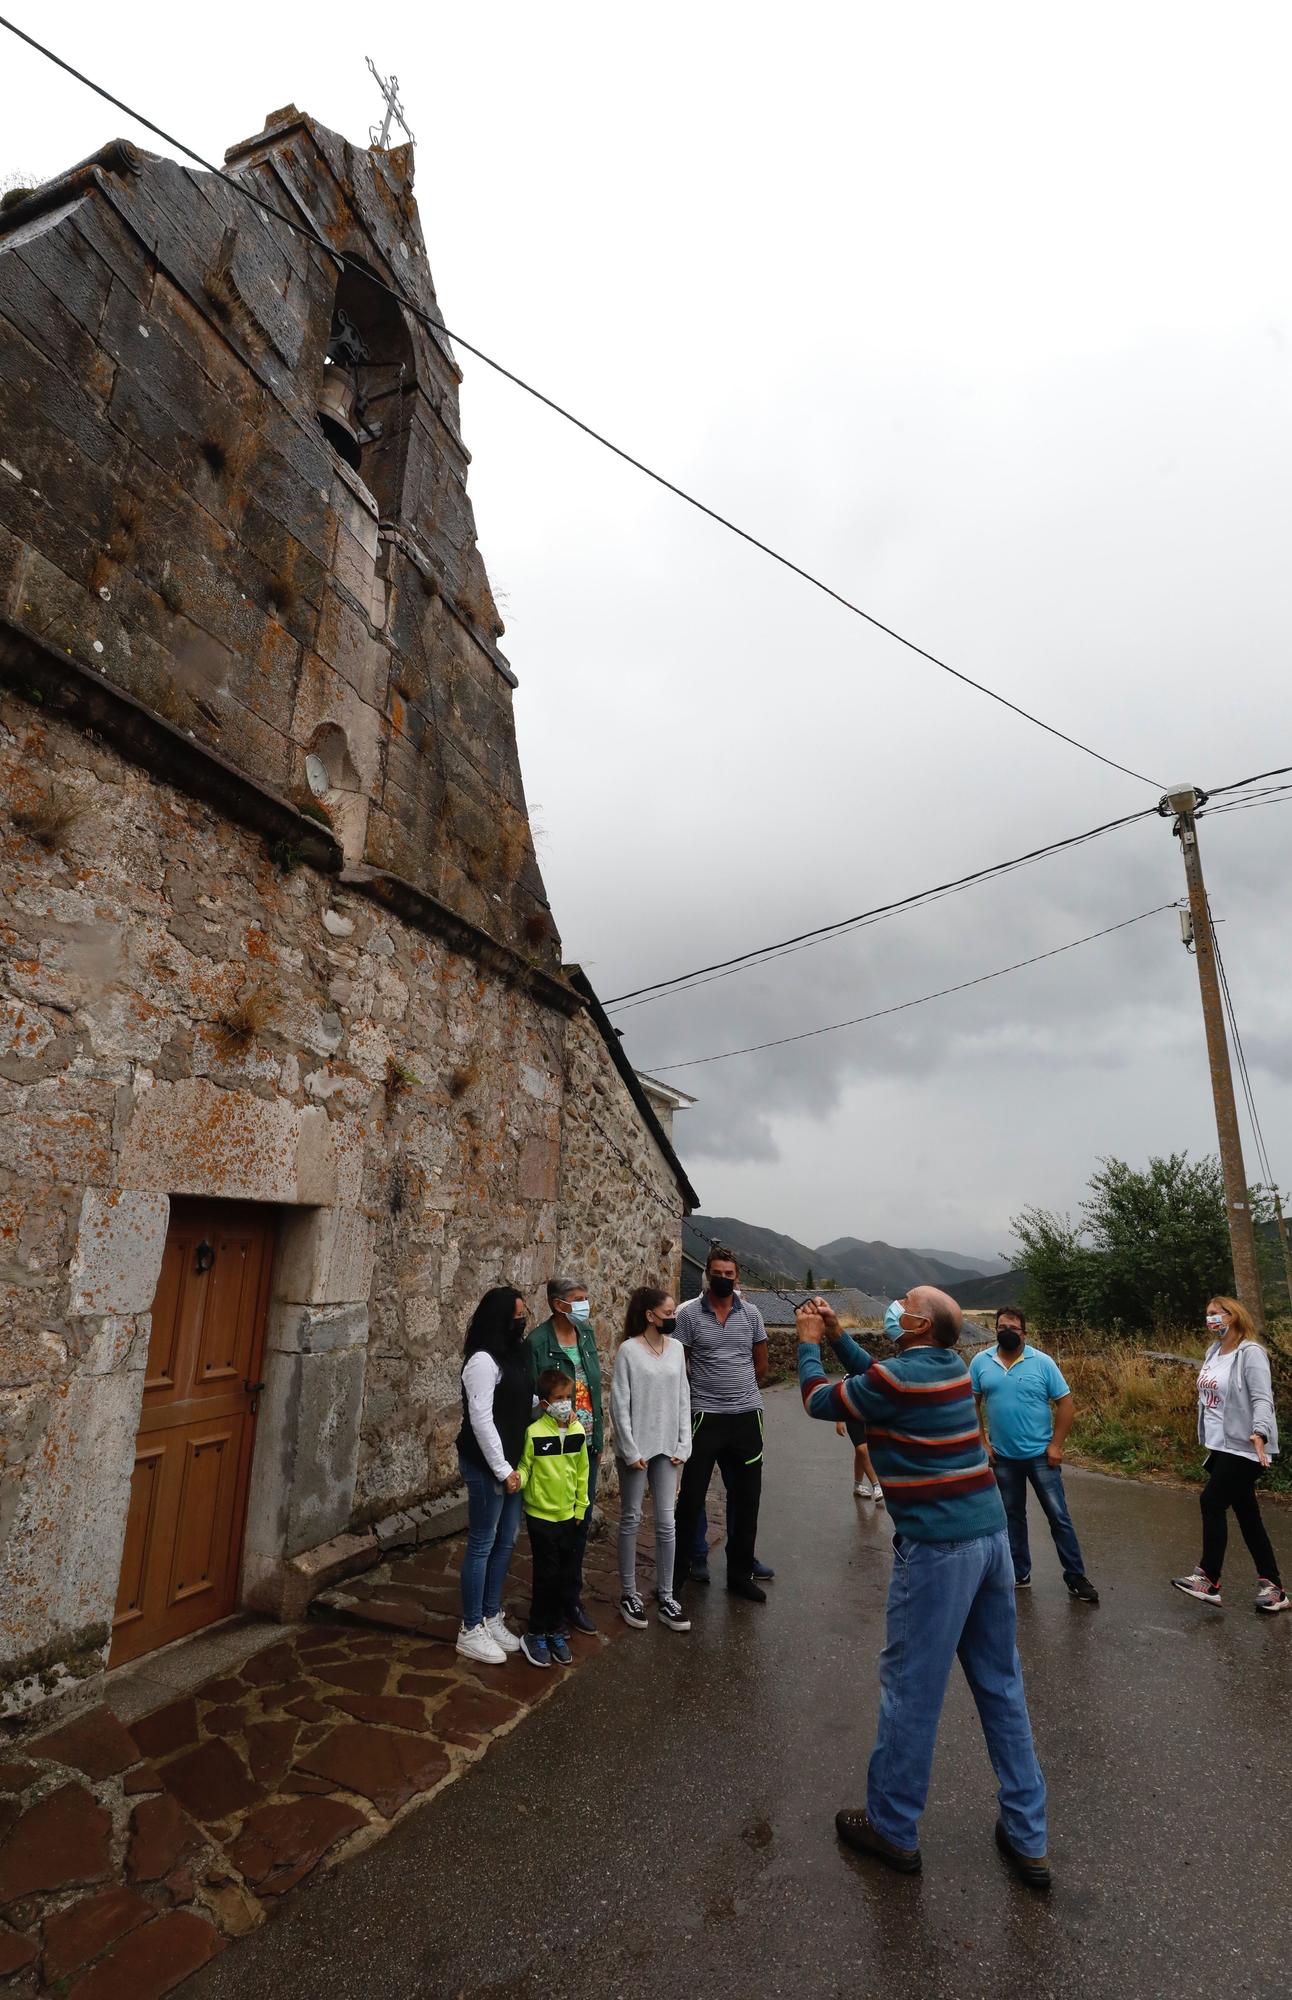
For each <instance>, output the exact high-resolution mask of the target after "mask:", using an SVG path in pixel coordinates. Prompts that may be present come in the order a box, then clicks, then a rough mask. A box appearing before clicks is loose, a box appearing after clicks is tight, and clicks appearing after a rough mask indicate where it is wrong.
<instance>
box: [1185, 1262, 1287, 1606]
mask: <svg viewBox="0 0 1292 2000" xmlns="http://www.w3.org/2000/svg"><path fill="white" fill-rule="evenodd" d="M1207 1332H1208V1333H1209V1334H1210V1336H1211V1345H1210V1347H1208V1349H1207V1353H1206V1358H1205V1360H1204V1361H1203V1364H1202V1370H1201V1373H1200V1374H1199V1376H1198V1442H1199V1444H1205V1445H1206V1447H1207V1464H1206V1470H1207V1483H1206V1485H1205V1486H1204V1487H1203V1489H1202V1493H1201V1495H1200V1497H1199V1505H1200V1506H1201V1508H1202V1560H1201V1561H1200V1563H1199V1564H1198V1567H1197V1569H1195V1570H1193V1571H1191V1572H1190V1574H1189V1575H1188V1576H1173V1577H1172V1578H1171V1582H1172V1583H1173V1584H1174V1586H1175V1588H1176V1589H1177V1590H1182V1591H1183V1592H1184V1594H1185V1596H1186V1597H1196V1598H1198V1599H1199V1600H1200V1601H1201V1602H1202V1603H1204V1604H1219V1603H1220V1601H1221V1599H1220V1569H1221V1565H1222V1563H1223V1562H1224V1560H1225V1544H1226V1542H1227V1541H1228V1539H1229V1522H1228V1519H1227V1516H1228V1513H1229V1510H1230V1508H1231V1507H1232V1508H1233V1510H1234V1519H1235V1520H1236V1521H1237V1523H1238V1525H1239V1528H1240V1529H1241V1530H1242V1536H1243V1540H1244V1541H1245V1542H1246V1544H1247V1549H1248V1553H1249V1555H1250V1556H1251V1558H1252V1561H1253V1562H1254V1563H1255V1565H1256V1584H1257V1589H1256V1609H1257V1610H1258V1611H1288V1610H1292V1603H1290V1602H1289V1599H1288V1594H1287V1592H1286V1591H1285V1590H1284V1588H1283V1583H1282V1579H1281V1578H1280V1576H1279V1566H1278V1563H1277V1561H1276V1560H1275V1556H1274V1550H1273V1548H1272V1547H1271V1546H1270V1538H1269V1535H1268V1534H1267V1533H1266V1529H1265V1523H1264V1521H1263V1520H1262V1519H1261V1508H1260V1502H1259V1501H1258V1500H1257V1498H1256V1485H1257V1481H1258V1480H1259V1479H1260V1477H1261V1474H1262V1473H1263V1472H1264V1471H1265V1469H1266V1467H1267V1466H1268V1465H1269V1462H1270V1460H1271V1459H1272V1458H1274V1457H1276V1456H1277V1454H1278V1448H1279V1427H1278V1422H1277V1420H1276V1418H1275V1415H1274V1395H1273V1388H1272V1384H1271V1381H1270V1358H1269V1356H1268V1354H1267V1353H1266V1352H1265V1349H1264V1348H1263V1347H1262V1346H1261V1343H1260V1341H1259V1340H1258V1339H1257V1336H1256V1327H1255V1324H1254V1322H1253V1320H1252V1316H1251V1314H1250V1313H1249V1312H1248V1311H1247V1309H1246V1307H1245V1306H1241V1305H1240V1304H1239V1303H1238V1300H1237V1299H1231V1298H1225V1297H1219V1298H1214V1299H1209V1300H1208V1302H1207Z"/></svg>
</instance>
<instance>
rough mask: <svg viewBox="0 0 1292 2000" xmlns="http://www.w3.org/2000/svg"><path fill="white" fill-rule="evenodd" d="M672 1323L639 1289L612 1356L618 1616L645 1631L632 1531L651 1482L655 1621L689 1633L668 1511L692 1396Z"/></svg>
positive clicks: (663, 1303)
mask: <svg viewBox="0 0 1292 2000" xmlns="http://www.w3.org/2000/svg"><path fill="white" fill-rule="evenodd" d="M676 1325H677V1318H676V1315H675V1311H674V1306H673V1301H672V1299H671V1298H670V1296H669V1294H668V1293H667V1292H662V1291H660V1290H658V1289H657V1287H655V1286H653V1285H641V1286H639V1287H638V1289H637V1290H636V1291H635V1292H634V1293H633V1295H632V1297H631V1298H630V1299H629V1301H628V1312H627V1316H626V1318H625V1321H624V1337H623V1340H622V1342H621V1344H620V1347H619V1352H618V1353H617V1354H616V1356H615V1371H614V1376H613V1378H612V1381H611V1385H610V1416H611V1420H612V1422H613V1424H614V1429H615V1456H616V1457H617V1458H618V1460H619V1502H620V1512H619V1583H620V1588H621V1590H622V1592H623V1595H622V1596H621V1598H620V1599H619V1615H620V1617H621V1618H622V1619H623V1620H624V1623H625V1624H626V1625H631V1626H632V1627H633V1628H634V1629H635V1630H636V1631H639V1632H644V1631H645V1629H646V1624H647V1619H646V1611H645V1607H644V1606H643V1604H642V1601H641V1598H640V1597H639V1596H638V1595H637V1530H638V1529H639V1528H640V1526H641V1518H642V1502H643V1500H644V1498H645V1495H646V1486H647V1482H648V1481H649V1484H650V1490H651V1505H652V1507H653V1509H654V1513H655V1582H656V1591H655V1595H656V1597H657V1598H658V1600H659V1621H660V1624H661V1625H667V1626H668V1627H669V1630H670V1631H673V1632H689V1631H690V1629H691V1621H690V1619H689V1618H687V1617H686V1616H685V1614H684V1613H683V1610H682V1607H681V1605H680V1604H679V1603H678V1601H677V1599H676V1598H675V1597H674V1596H673V1595H672V1580H673V1558H674V1553H675V1547H676V1535H675V1531H674V1526H673V1509H674V1505H675V1503H676V1500H677V1479H678V1470H679V1468H680V1467H681V1465H682V1464H683V1463H684V1461H685V1460H686V1459H688V1458H689V1457H690V1455H691V1391H690V1386H689V1383H688V1381H687V1374H686V1355H685V1353H684V1352H683V1350H682V1347H681V1345H680V1344H679V1343H678V1342H677V1341H676V1340H673V1339H671V1338H670V1336H671V1334H672V1332H673V1329H674V1327H675V1326H676Z"/></svg>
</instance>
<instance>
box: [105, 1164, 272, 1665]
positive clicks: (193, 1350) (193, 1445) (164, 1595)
mask: <svg viewBox="0 0 1292 2000" xmlns="http://www.w3.org/2000/svg"><path fill="white" fill-rule="evenodd" d="M275 1231H276V1223H275V1218H274V1217H273V1216H272V1215H271V1214H268V1213H267V1212H266V1211H265V1210H264V1209H263V1208H256V1207H253V1206H251V1205H250V1204H247V1203H241V1202H227V1201H213V1202H196V1201H176V1202H173V1203H172V1205H171V1223H170V1230H169V1232H168V1234H167V1237H166V1249H165V1252H164V1254H163V1257H162V1268H161V1277H160V1279H159V1281H158V1285H157V1296H156V1298H155V1299H154V1300H153V1308H152V1311H153V1324H152V1338H151V1341H150V1342H149V1347H148V1370H147V1374H146V1376H145V1379H144V1403H143V1414H142V1416H141V1418H140V1423H139V1435H138V1437H137V1439H136V1440H135V1468H134V1474H133V1477H132V1480H131V1487H130V1509H129V1514H128V1516H127V1522H126V1544H125V1551H124V1553H123V1555H122V1559H121V1585H120V1589H119V1591H118V1593H117V1609H116V1616H115V1618H114V1620H113V1636H112V1652H111V1656H110V1664H111V1665H112V1666H118V1665H119V1664H120V1663H121V1661H123V1660H133V1659H136V1658H137V1657H138V1656H139V1654H140V1653H149V1652H152V1650H153V1649H154V1648H155V1647H157V1646H164V1645H166V1644H167V1643H168V1642H169V1641H170V1640H172V1639H180V1638H183V1637H184V1636H185V1634H187V1633H189V1632H196V1631H197V1630H198V1629H199V1627H201V1626H203V1625H210V1624H211V1623H212V1622H213V1621H214V1620H215V1619H217V1618H223V1617H226V1616H227V1614H228V1613H229V1612H230V1611H232V1610H233V1608H234V1604H235V1601H236V1596H237V1588H238V1561H239V1557H240V1554H241V1550H242V1526H243V1519H244V1516H245V1513H246V1504H247V1482H248V1479H249V1477H250V1473H251V1446H252V1439H253V1435H254V1432H255V1410H256V1404H257V1391H258V1389H259V1386H260V1384H259V1371H260V1362H261V1356H262V1353H263V1350H264V1338H265V1312H266V1308H267V1306H268V1302H269V1277H270V1267H271V1265H272V1262H273V1248H274V1236H275Z"/></svg>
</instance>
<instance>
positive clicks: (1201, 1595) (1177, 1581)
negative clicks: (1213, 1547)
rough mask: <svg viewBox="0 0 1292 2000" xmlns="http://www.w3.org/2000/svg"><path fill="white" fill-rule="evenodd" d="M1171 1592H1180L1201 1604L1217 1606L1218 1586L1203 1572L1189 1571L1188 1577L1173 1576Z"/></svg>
mask: <svg viewBox="0 0 1292 2000" xmlns="http://www.w3.org/2000/svg"><path fill="white" fill-rule="evenodd" d="M1171 1588H1172V1590H1182V1591H1183V1592H1184V1594H1185V1596H1186V1597H1196V1598H1197V1599H1198V1600H1199V1601H1200V1602H1201V1603H1203V1604H1219V1603H1220V1602H1221V1597H1220V1585H1219V1584H1218V1583H1213V1582H1212V1581H1211V1578H1210V1577H1209V1576H1208V1575H1207V1573H1206V1571H1205V1570H1201V1569H1195V1570H1191V1571H1190V1572H1189V1574H1188V1576H1173V1577H1172V1578H1171Z"/></svg>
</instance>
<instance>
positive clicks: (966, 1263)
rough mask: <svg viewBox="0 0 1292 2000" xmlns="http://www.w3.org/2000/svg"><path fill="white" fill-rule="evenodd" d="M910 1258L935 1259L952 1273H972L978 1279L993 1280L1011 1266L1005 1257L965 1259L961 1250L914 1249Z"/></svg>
mask: <svg viewBox="0 0 1292 2000" xmlns="http://www.w3.org/2000/svg"><path fill="white" fill-rule="evenodd" d="M911 1255H912V1257H935V1258H936V1259H937V1261H938V1263H939V1264H949V1265H950V1266H951V1268H952V1270H954V1271H972V1272H973V1273H974V1274H975V1276H976V1277H979V1278H994V1277H996V1276H997V1274H998V1273H999V1272H1001V1271H1008V1270H1009V1269H1010V1268H1011V1266H1010V1262H1009V1259H1008V1258H1007V1257H966V1256H965V1254H964V1252H963V1251H961V1250H928V1249H915V1250H912V1252H911Z"/></svg>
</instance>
